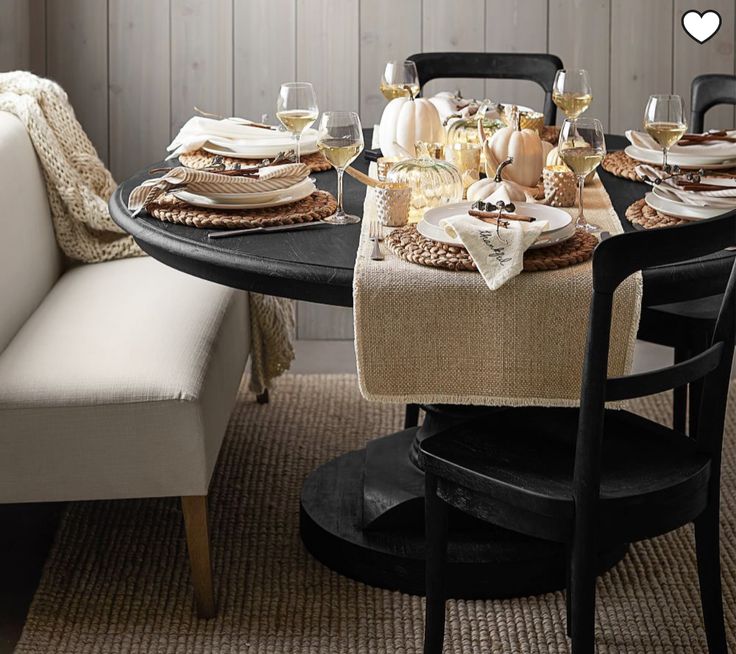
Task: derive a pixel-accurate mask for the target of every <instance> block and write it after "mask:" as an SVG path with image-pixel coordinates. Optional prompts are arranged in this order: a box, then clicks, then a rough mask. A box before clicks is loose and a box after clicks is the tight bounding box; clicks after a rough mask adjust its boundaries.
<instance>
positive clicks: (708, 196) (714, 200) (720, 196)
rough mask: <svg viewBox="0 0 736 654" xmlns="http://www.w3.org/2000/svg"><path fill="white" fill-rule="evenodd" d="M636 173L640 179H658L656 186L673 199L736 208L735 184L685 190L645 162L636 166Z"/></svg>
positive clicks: (695, 203) (713, 206)
mask: <svg viewBox="0 0 736 654" xmlns="http://www.w3.org/2000/svg"><path fill="white" fill-rule="evenodd" d="M636 174H637V175H638V176H639V177H640V178H642V179H644V178H649V179H650V180H654V179H658V180H660V182H659V184H657V188H659V189H661V190H662V191H664V192H666V193H667V194H668V195H669V196H670V197H671V199H673V200H676V201H680V202H683V203H685V204H688V205H692V206H695V207H712V208H715V209H721V208H722V209H731V208H736V186H724V187H723V190H722V191H686V190H684V189H683V188H682V187H681V186H678V185H677V183H676V182H675V181H674V180H673V179H672V178H671V177H669V176H667V175H663V174H662V171H661V170H659V169H658V168H655V167H653V166H648V165H646V164H641V165H639V166H637V167H636Z"/></svg>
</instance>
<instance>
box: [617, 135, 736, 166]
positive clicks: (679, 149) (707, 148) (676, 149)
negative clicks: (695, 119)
mask: <svg viewBox="0 0 736 654" xmlns="http://www.w3.org/2000/svg"><path fill="white" fill-rule="evenodd" d="M727 134H728V136H736V131H730V132H727ZM626 138H627V139H628V140H629V143H631V145H635V146H636V147H637V148H641V149H642V150H654V151H655V152H662V146H661V145H659V143H657V142H656V141H655V140H654V139H653V138H652V137H651V136H649V134H646V133H645V132H638V131H636V130H633V129H630V130H627V131H626ZM669 152H670V154H676V155H678V156H686V157H688V156H689V157H723V159H731V158H736V143H729V142H728V141H711V142H709V143H703V144H702V145H688V146H682V145H677V144H675V145H673V146H672V147H671V148H670V149H669Z"/></svg>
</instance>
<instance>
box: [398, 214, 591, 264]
mask: <svg viewBox="0 0 736 654" xmlns="http://www.w3.org/2000/svg"><path fill="white" fill-rule="evenodd" d="M385 243H386V246H387V247H388V249H389V250H391V252H393V253H394V254H395V255H396V256H398V257H399V258H401V259H404V260H405V261H410V262H411V263H417V264H420V265H422V266H429V267H432V268H444V269H445V270H471V271H477V270H478V269H477V268H476V266H475V263H474V262H473V259H472V257H471V256H470V254H468V251H467V250H466V249H465V248H463V247H460V246H456V245H448V244H446V243H440V242H439V241H432V240H430V239H428V238H425V237H424V236H422V235H421V234H420V233H419V232H418V231H417V228H416V226H415V225H407V226H406V227H400V228H398V229H395V230H394V231H392V232H391V233H390V234H388V235H387V236H386V239H385ZM596 245H598V238H597V237H596V236H595V235H593V234H588V233H586V232H581V231H577V232H575V235H574V236H572V238H569V239H568V240H567V241H564V242H562V243H558V244H557V245H550V246H549V247H546V248H539V249H536V250H527V251H526V252H525V253H524V270H525V271H527V272H536V271H541V270H559V269H560V268H567V267H568V266H574V265H575V264H578V263H583V262H584V261H587V260H588V259H590V258H591V257H592V256H593V250H595V246H596Z"/></svg>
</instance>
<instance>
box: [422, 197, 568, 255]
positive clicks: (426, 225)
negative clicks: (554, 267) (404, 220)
mask: <svg viewBox="0 0 736 654" xmlns="http://www.w3.org/2000/svg"><path fill="white" fill-rule="evenodd" d="M472 205H473V203H472V202H457V203H454V204H446V205H444V206H442V207H435V208H434V209H430V210H429V211H427V212H426V213H425V214H424V216H423V217H422V219H421V220H420V221H419V224H417V231H418V232H419V233H420V234H421V235H422V236H424V237H425V238H428V239H431V240H433V241H439V242H440V243H446V244H447V245H459V246H462V242H461V241H460V239H458V238H452V237H451V236H448V235H447V232H445V230H444V229H443V228H442V227H440V221H441V220H444V219H445V218H455V217H459V216H463V215H466V214H467V213H468V211H469V210H470V208H471V207H472ZM516 210H517V212H518V213H519V214H521V215H524V216H529V217H530V218H535V219H536V220H546V221H547V226H546V227H545V229H544V231H543V232H542V233H541V234H540V235H539V237H538V238H537V240H536V241H535V242H534V244H533V245H532V246H531V247H530V249H536V248H545V247H549V246H550V245H556V244H557V243H562V242H563V241H566V240H567V239H569V238H571V237H572V236H573V235H574V234H575V224H574V223H573V221H572V217H571V216H570V214H569V213H567V211H563V210H562V209H555V208H554V207H548V206H546V205H544V204H532V203H528V202H517V203H516Z"/></svg>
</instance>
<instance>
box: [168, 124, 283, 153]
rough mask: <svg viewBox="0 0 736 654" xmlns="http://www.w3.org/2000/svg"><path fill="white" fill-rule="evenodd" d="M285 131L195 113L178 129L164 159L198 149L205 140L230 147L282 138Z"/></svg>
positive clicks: (280, 139)
mask: <svg viewBox="0 0 736 654" xmlns="http://www.w3.org/2000/svg"><path fill="white" fill-rule="evenodd" d="M287 137H288V134H286V133H285V132H281V131H279V130H275V129H274V130H271V129H264V128H263V127H254V126H253V124H252V123H250V122H249V121H247V120H243V119H240V118H223V119H222V120H214V119H213V118H204V117H202V116H194V117H193V118H190V119H189V120H188V121H187V122H186V123H185V124H184V126H183V127H182V128H181V129H180V130H179V133H178V134H177V135H176V138H175V139H174V140H173V141H172V142H171V144H170V145H169V147H168V148H167V150H168V151H169V152H170V153H171V154H170V155H169V156H168V157H167V159H173V158H174V157H178V156H179V155H180V154H184V153H185V152H194V151H196V150H199V149H200V148H201V147H202V146H204V145H205V143H207V142H212V143H215V144H218V145H226V146H233V145H238V143H239V142H241V141H246V142H248V143H252V144H256V143H257V142H265V143H269V142H273V141H282V140H284V138H287Z"/></svg>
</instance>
